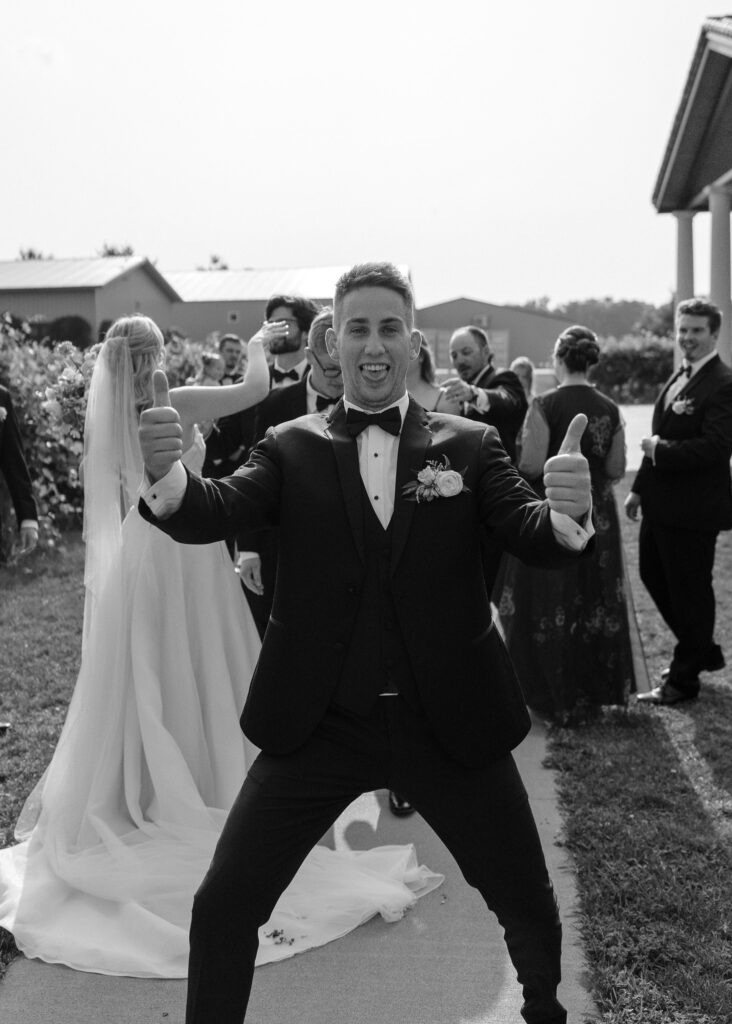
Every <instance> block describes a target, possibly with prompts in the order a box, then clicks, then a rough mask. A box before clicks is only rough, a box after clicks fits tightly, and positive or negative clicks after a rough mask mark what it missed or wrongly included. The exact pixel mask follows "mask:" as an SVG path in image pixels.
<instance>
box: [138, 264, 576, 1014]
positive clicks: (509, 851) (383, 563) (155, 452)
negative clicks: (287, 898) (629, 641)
mask: <svg viewBox="0 0 732 1024" xmlns="http://www.w3.org/2000/svg"><path fill="white" fill-rule="evenodd" d="M327 344H328V350H329V352H330V355H331V358H332V359H333V360H334V361H336V362H338V363H339V364H340V366H341V369H342V371H343V382H344V400H343V401H341V402H339V403H338V404H337V405H336V406H335V408H334V409H333V411H332V412H331V413H329V414H327V415H326V416H323V415H322V414H316V415H314V416H306V417H302V418H300V419H298V420H294V421H290V422H288V423H285V424H282V425H281V426H279V427H274V428H272V429H271V430H270V431H269V432H268V433H267V436H266V437H265V438H264V440H263V441H262V442H261V443H260V444H259V445H257V447H256V448H255V449H254V451H253V452H252V454H251V456H250V459H249V461H248V463H247V464H246V465H245V466H243V467H242V468H241V469H240V470H238V472H237V473H236V474H235V475H234V476H232V477H228V478H227V479H226V480H222V481H217V480H206V479H201V478H200V477H196V476H194V475H191V474H189V473H188V472H187V471H186V470H185V468H184V467H183V465H182V464H181V462H180V455H181V448H182V443H181V438H180V434H181V428H180V422H179V417H178V414H177V413H176V412H175V410H174V409H173V408H171V407H170V403H169V397H168V393H167V386H166V382H165V375H164V374H163V373H162V371H156V374H155V379H154V387H155V403H154V405H153V407H152V408H151V409H148V410H146V411H145V412H144V413H143V414H142V416H141V419H140V444H141V446H142V451H143V456H144V460H145V466H146V472H147V477H148V480H149V481H152V483H151V484H150V486H149V487H146V489H145V491H144V494H143V500H141V502H140V511H141V514H142V515H143V516H144V517H145V519H146V520H148V521H149V522H152V523H154V524H155V525H156V526H157V527H159V528H160V529H162V530H163V531H164V532H165V533H167V534H168V535H169V536H171V537H173V538H174V539H175V540H178V541H180V542H182V543H209V542H212V541H214V540H217V539H221V538H223V537H226V536H230V535H231V534H232V532H235V531H236V530H237V529H239V528H240V527H241V526H242V525H244V524H246V525H247V526H248V527H249V528H252V529H257V528H261V527H265V528H266V527H270V526H272V525H273V524H275V523H277V524H278V525H279V529H280V550H279V564H278V568H277V580H276V584H275V593H274V602H273V607H272V617H271V619H270V622H269V625H268V628H267V632H266V634H265V637H264V642H263V644H262V650H261V654H260V657H259V660H258V662H257V667H256V669H255V672H254V676H253V678H252V682H251V686H250V689H249V694H248V697H247V701H246V706H245V708H244V711H243V713H242V727H243V729H244V731H245V732H246V734H247V735H248V736H249V737H250V739H251V740H252V742H253V743H255V744H256V745H257V746H258V747H259V748H260V750H261V751H262V753H261V754H260V755H259V757H258V758H257V759H256V761H255V762H254V764H253V765H252V767H251V768H250V770H249V774H248V777H247V779H246V780H245V782H244V785H243V787H242V790H241V793H240V794H239V796H238V797H237V799H236V801H235V802H234V806H233V808H232V810H231V813H230V815H229V818H228V821H227V823H226V825H225V827H224V830H223V832H222V835H221V838H220V840H219V843H218V846H217V848H216V852H215V854H214V858H213V862H212V865H211V868H210V870H209V872H208V874H207V875H206V877H205V879H204V881H203V883H202V885H201V887H200V889H199V890H198V892H197V894H196V896H195V898H194V903H193V916H192V924H191V956H190V963H189V974H188V1004H187V1016H186V1020H187V1024H204V1022H205V1024H211V1022H213V1021H215V1022H216V1024H241V1021H242V1020H243V1019H244V1014H245V1011H246V1006H247V1002H248V998H249V991H250V986H251V981H252V973H253V966H254V960H255V956H256V952H257V947H258V927H259V926H260V925H262V924H264V923H265V922H266V921H267V920H268V919H269V917H270V914H271V912H272V909H273V907H274V905H275V903H276V901H277V899H278V897H279V895H280V893H281V892H282V891H283V890H284V889H285V888H286V886H287V885H288V884H289V882H290V881H291V879H292V878H293V876H294V874H295V873H296V871H297V869H298V867H299V865H300V864H301V863H302V861H303V859H304V858H305V856H306V855H307V853H308V851H309V850H310V848H311V847H312V846H313V845H314V844H315V843H316V842H317V841H318V839H319V838H320V837H321V836H322V835H323V833H324V832H325V831H326V830H327V828H328V827H330V825H331V824H332V823H333V821H334V820H335V819H336V818H337V817H338V815H339V814H340V813H341V812H342V811H343V810H344V809H345V808H346V807H347V806H348V804H349V803H351V801H352V800H353V799H354V798H355V797H356V796H358V795H359V794H360V793H362V792H368V791H370V790H374V789H391V788H396V789H397V790H398V791H399V792H401V793H404V795H405V796H406V797H408V798H409V799H410V800H411V801H412V803H413V804H414V805H415V806H416V808H417V810H418V811H420V813H421V814H422V816H423V817H424V818H425V820H426V821H427V822H428V823H429V824H430V825H431V826H432V827H433V828H434V829H435V831H436V832H437V833H438V834H439V835H440V837H441V838H442V840H443V841H444V843H445V844H446V845H447V847H448V848H449V849H450V851H451V852H452V854H453V856H454V857H455V859H456V861H457V863H458V864H459V866H460V868H461V870H462V871H463V873H464V875H465V877H466V878H467V879H468V881H469V882H470V883H471V884H472V885H473V886H474V887H475V888H476V889H478V891H479V892H480V893H481V895H482V896H483V898H484V900H485V902H486V903H487V905H488V906H489V907H490V908H491V909H492V910H493V911H494V912H495V913H496V914H497V916H498V919H499V921H500V923H501V925H502V927H503V928H504V934H505V939H506V944H507V946H508V949H509V953H510V955H511V958H512V960H513V963H514V966H515V968H516V972H517V975H518V980H519V982H520V984H521V985H522V986H523V995H524V1003H523V1007H522V1011H521V1013H522V1016H523V1018H524V1020H525V1021H526V1022H527V1024H564V1022H565V1021H566V1011H565V1010H564V1008H563V1007H562V1006H561V1004H560V1003H559V1002H558V1001H557V997H556V990H557V985H558V982H559V978H560V946H561V925H560V922H559V915H558V910H557V905H556V900H555V897H554V892H553V888H552V885H551V881H550V879H549V876H548V873H547V870H546V865H545V862H544V855H543V852H542V849H541V844H540V842H539V837H538V833H537V831H536V826H535V824H534V820H533V817H532V814H531V810H530V808H529V803H528V799H527V796H526V791H525V789H524V787H523V784H522V782H521V779H520V777H519V775H518V772H517V770H516V766H515V763H514V761H513V758H512V756H511V750H512V749H513V748H514V747H515V746H516V745H517V744H518V743H519V742H520V741H521V740H522V739H523V737H524V736H525V735H526V733H527V731H528V729H529V724H530V723H529V717H528V714H527V711H526V706H525V704H524V701H523V697H522V695H521V689H520V687H519V685H518V682H517V680H516V676H515V673H514V671H513V668H512V666H511V663H510V660H509V658H508V655H507V652H506V650H505V647H504V646H503V643H502V641H501V638H500V636H499V634H498V631H497V629H496V628H495V626H494V624H493V622H492V619H491V611H490V602H489V597H488V592H487V590H486V581H485V579H484V577H483V573H482V571H481V567H480V561H479V558H478V549H479V543H480V536H481V533H482V531H484V530H487V531H489V532H490V533H492V534H494V535H495V536H496V537H497V538H498V539H499V540H500V543H501V544H502V545H503V546H504V547H505V548H506V549H507V550H509V551H511V552H512V553H513V554H515V555H517V556H518V557H521V558H522V559H523V560H525V561H527V562H530V563H532V564H535V565H543V566H557V567H559V566H561V565H562V564H564V562H565V561H566V559H568V558H573V557H578V555H579V553H580V552H581V550H582V549H583V548H584V546H585V545H586V543H587V539H588V535H589V530H591V525H590V524H589V523H588V516H589V512H590V508H591V498H590V478H589V470H588V466H587V462H586V460H585V459H584V457H583V456H582V454H581V453H580V449H579V441H580V437H581V435H582V432H583V430H584V427H585V426H586V422H587V420H586V417H584V416H578V417H576V418H575V420H574V421H573V423H572V424H571V425H570V428H569V431H568V433H567V437H566V438H565V442H564V444H563V445H562V448H561V450H560V453H559V454H558V455H556V456H554V457H553V458H551V459H549V460H548V461H547V463H546V466H545V475H544V480H545V484H546V493H547V498H546V499H545V500H543V501H540V500H538V499H537V498H536V495H535V494H534V492H533V491H532V490H531V489H530V488H529V487H528V485H527V484H526V483H525V482H524V481H523V480H522V479H521V477H520V476H519V475H518V473H517V472H516V470H515V469H514V468H513V466H512V465H511V463H510V460H509V459H508V458H507V456H506V453H505V451H504V450H503V448H502V446H501V444H500V441H499V438H498V434H497V432H496V431H495V430H494V429H493V428H492V427H486V426H485V425H484V424H482V423H473V422H470V421H469V420H466V419H461V418H458V417H456V416H449V415H443V414H440V413H427V412H425V410H424V409H422V408H421V406H419V405H418V404H417V403H416V402H415V401H414V400H413V399H410V397H409V395H408V393H407V390H406V374H407V367H408V365H409V362H410V361H411V360H414V359H417V358H418V354H419V346H420V334H419V332H418V331H417V330H415V327H414V300H413V295H412V290H411V285H410V283H409V281H408V280H407V279H406V278H405V277H404V276H403V275H402V274H401V273H400V272H399V271H398V270H397V268H396V267H394V266H393V265H392V264H379V263H376V264H374V263H371V264H363V265H360V266H356V267H353V268H352V269H351V270H350V271H348V272H347V273H346V274H344V275H343V276H342V277H341V278H340V280H339V281H338V283H337V285H336V293H335V301H334V323H333V328H332V329H331V330H330V331H329V332H328V335H327ZM415 499H419V500H415ZM583 524H584V525H583ZM584 526H586V527H588V530H585V529H584ZM436 552H438V553H439V557H434V556H435V553H436ZM161 599H164V597H163V598H161ZM347 1017H348V1014H347V1012H344V1018H347Z"/></svg>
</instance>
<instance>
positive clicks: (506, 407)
mask: <svg viewBox="0 0 732 1024" xmlns="http://www.w3.org/2000/svg"><path fill="white" fill-rule="evenodd" d="M450 361H451V362H452V364H453V366H454V368H455V369H456V370H457V372H458V374H459V376H458V377H454V378H451V379H450V380H447V381H445V383H444V384H443V385H442V386H443V388H444V389H445V393H446V395H447V396H448V398H454V399H456V400H457V401H458V402H462V403H463V415H465V416H467V417H468V418H469V419H471V420H477V421H478V422H479V423H487V424H488V425H489V426H491V427H495V428H496V430H497V431H498V433H499V435H500V438H501V444H502V445H503V447H504V448H505V449H506V451H507V452H508V457H509V458H510V459H511V462H513V463H514V464H515V462H516V438H517V437H518V435H519V432H520V430H521V426H522V424H523V422H524V417H525V416H526V410H527V409H528V407H529V404H528V401H527V398H526V392H525V391H524V389H523V386H522V384H521V381H520V380H519V378H518V376H517V375H516V374H515V373H514V372H513V370H502V371H501V372H500V373H498V372H497V371H496V370H495V369H494V368H493V353H492V352H491V348H490V344H489V342H488V335H487V334H486V333H485V331H484V330H482V329H481V328H480V327H459V328H458V329H457V330H456V331H454V332H453V335H452V337H451V338H450Z"/></svg>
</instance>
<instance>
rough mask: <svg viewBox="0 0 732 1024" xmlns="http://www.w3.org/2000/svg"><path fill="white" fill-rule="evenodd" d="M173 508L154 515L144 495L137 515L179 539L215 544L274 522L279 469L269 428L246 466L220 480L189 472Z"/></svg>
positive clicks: (275, 447) (277, 498)
mask: <svg viewBox="0 0 732 1024" xmlns="http://www.w3.org/2000/svg"><path fill="white" fill-rule="evenodd" d="M187 475H188V484H187V487H186V492H185V495H184V497H183V501H182V503H181V505H180V508H179V509H178V511H177V512H174V513H173V514H172V515H170V516H169V517H168V518H167V519H156V518H155V516H154V515H153V513H152V512H151V510H150V508H149V507H148V505H147V504H146V503H145V502H144V500H142V499H141V500H140V504H139V509H140V515H141V516H142V517H143V519H145V520H146V521H147V522H149V523H152V524H153V525H154V526H157V527H158V529H160V530H162V532H163V533H166V534H167V535H168V536H169V537H172V539H173V540H175V541H178V542H179V543H181V544H213V543H215V542H216V541H220V540H231V539H233V538H234V537H235V536H236V535H237V533H239V531H241V530H243V529H247V530H258V529H266V528H268V527H272V526H275V525H276V524H277V520H278V514H279V498H280V489H281V472H280V464H279V458H278V452H277V439H276V437H275V435H274V433H270V434H269V435H268V436H267V437H266V438H265V440H264V441H263V442H262V444H260V445H257V447H256V448H255V449H254V451H253V452H252V453H251V455H250V457H249V461H248V462H247V463H246V465H244V466H242V467H241V468H240V469H238V470H237V471H236V473H235V474H234V475H233V476H228V477H224V478H223V479H221V480H212V479H204V478H202V477H199V476H196V475H195V474H193V473H188V474H187Z"/></svg>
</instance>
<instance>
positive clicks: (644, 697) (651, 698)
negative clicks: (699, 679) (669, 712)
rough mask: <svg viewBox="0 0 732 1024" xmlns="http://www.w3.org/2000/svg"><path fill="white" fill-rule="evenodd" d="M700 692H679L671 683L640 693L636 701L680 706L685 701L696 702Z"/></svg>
mask: <svg viewBox="0 0 732 1024" xmlns="http://www.w3.org/2000/svg"><path fill="white" fill-rule="evenodd" d="M698 696H699V690H698V689H697V690H677V689H676V687H675V686H673V685H672V684H671V683H661V685H660V686H654V688H653V689H652V690H649V691H648V693H639V694H638V696H637V697H636V700H637V701H638V702H639V703H643V704H663V705H665V706H669V705H671V704H680V703H681V702H682V701H684V700H696V698H697V697H698Z"/></svg>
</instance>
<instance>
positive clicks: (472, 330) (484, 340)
mask: <svg viewBox="0 0 732 1024" xmlns="http://www.w3.org/2000/svg"><path fill="white" fill-rule="evenodd" d="M458 331H467V332H468V333H469V334H471V335H472V336H473V337H474V338H475V340H476V341H477V342H478V344H479V345H480V347H481V348H487V349H490V347H491V345H490V342H489V340H488V335H487V334H486V333H485V331H484V330H483V328H482V327H476V326H475V325H474V324H466V325H465V327H456V328H455V330H454V331H453V332H452V333H453V334H457V333H458Z"/></svg>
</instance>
